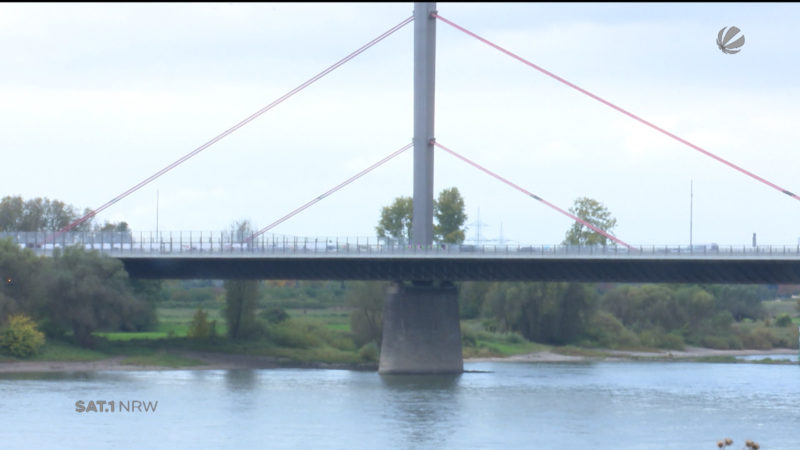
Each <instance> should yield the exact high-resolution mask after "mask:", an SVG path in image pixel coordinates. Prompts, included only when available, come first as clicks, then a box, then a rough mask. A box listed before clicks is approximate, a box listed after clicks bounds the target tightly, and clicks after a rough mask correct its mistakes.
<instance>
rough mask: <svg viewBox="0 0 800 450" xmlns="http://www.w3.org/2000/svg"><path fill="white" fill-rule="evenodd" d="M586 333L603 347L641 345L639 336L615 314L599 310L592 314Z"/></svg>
mask: <svg viewBox="0 0 800 450" xmlns="http://www.w3.org/2000/svg"><path fill="white" fill-rule="evenodd" d="M586 335H587V336H588V337H589V338H590V339H592V340H593V341H595V342H597V344H598V345H600V346H601V347H607V348H616V347H633V346H637V345H639V338H638V337H637V336H636V334H635V333H633V332H632V331H631V330H629V329H627V328H625V325H623V324H622V322H620V321H619V319H617V318H616V317H615V316H614V315H613V314H611V313H609V312H606V311H597V312H596V313H595V314H593V315H592V316H591V318H590V319H589V322H588V324H587V327H586Z"/></svg>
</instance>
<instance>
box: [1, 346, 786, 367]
mask: <svg viewBox="0 0 800 450" xmlns="http://www.w3.org/2000/svg"><path fill="white" fill-rule="evenodd" d="M592 353H593V354H595V355H597V356H574V355H562V354H559V353H554V352H550V351H542V352H536V353H529V354H526V355H515V356H510V357H505V358H468V359H465V360H464V362H484V361H503V362H543V363H544V362H582V361H622V360H642V359H645V360H647V359H654V360H686V359H692V358H702V357H709V356H748V355H795V356H796V355H797V350H794V349H788V348H787V349H772V350H714V349H708V348H699V347H687V348H686V349H685V350H682V351H676V350H671V351H659V352H630V351H619V350H593V351H592ZM180 356H183V357H186V358H191V359H194V360H197V361H199V362H200V364H198V365H194V366H188V367H167V366H143V365H135V364H125V363H124V360H125V357H123V356H117V357H113V358H107V359H101V360H97V361H11V362H0V373H23V372H88V371H106V370H128V371H140V370H228V369H273V368H316V369H348V370H366V371H375V370H377V365H376V364H361V365H352V364H326V363H295V362H291V361H286V360H281V359H277V358H272V357H266V356H248V355H226V354H221V353H210V352H209V353H202V352H184V353H180Z"/></svg>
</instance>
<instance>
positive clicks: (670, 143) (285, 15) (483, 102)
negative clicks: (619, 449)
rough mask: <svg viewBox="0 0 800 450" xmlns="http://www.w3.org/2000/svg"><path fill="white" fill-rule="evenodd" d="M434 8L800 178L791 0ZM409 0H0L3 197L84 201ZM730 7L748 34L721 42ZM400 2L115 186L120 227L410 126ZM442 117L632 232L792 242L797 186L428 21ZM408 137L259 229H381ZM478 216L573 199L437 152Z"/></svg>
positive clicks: (333, 157)
mask: <svg viewBox="0 0 800 450" xmlns="http://www.w3.org/2000/svg"><path fill="white" fill-rule="evenodd" d="M438 10H439V13H440V15H442V16H443V17H446V18H448V19H450V20H452V21H454V22H456V23H458V24H460V25H462V26H464V27H466V28H468V29H470V30H472V31H474V32H475V33H477V34H479V35H481V36H484V37H486V38H488V39H490V40H492V41H494V42H495V43H497V44H499V45H501V46H504V47H505V48H507V49H509V50H511V51H513V52H515V53H517V54H519V55H521V56H523V57H525V58H527V59H529V60H530V61H532V62H533V63H535V64H538V65H540V66H542V67H544V68H545V69H547V70H550V71H551V72H554V73H555V74H557V75H560V76H562V77H564V78H566V79H567V80H569V81H571V82H573V83H575V84H577V85H579V86H581V87H583V88H584V89H587V90H589V91H591V92H593V93H595V94H597V95H599V96H601V97H604V98H605V99H607V100H608V101H611V102H613V103H615V104H617V105H619V106H621V107H623V108H626V109H628V110H630V111H631V112H633V113H634V114H637V115H640V116H641V117H643V118H644V119H646V120H649V121H651V122H653V123H655V124H656V125H659V126H661V127H664V128H666V129H667V130H668V131H670V132H673V133H675V134H677V135H678V136H681V137H682V138H684V139H687V140H689V141H691V142H693V143H694V144H696V145H699V146H701V147H703V148H705V149H707V150H708V151H711V152H713V153H716V154H717V155H719V156H721V157H723V158H726V159H728V160H730V161H732V162H733V163H735V164H738V165H741V166H742V167H744V168H746V169H747V170H750V171H752V172H754V173H756V174H757V175H759V176H762V177H764V178H766V179H768V180H770V181H772V182H773V183H775V184H778V185H780V186H782V187H784V188H786V189H789V190H790V191H793V192H796V193H797V192H800V177H798V174H800V164H798V163H797V162H798V158H797V153H798V151H800V148H798V147H799V146H798V144H800V47H799V46H798V45H797V43H796V38H795V32H796V30H797V29H800V4H783V3H779V4H746V3H744V4H743V3H731V4H720V3H713V4H693V3H680V4H627V3H626V4H602V3H598V4H566V5H562V4H534V3H531V4H526V3H510V4H495V3H491V4H490V3H470V4H458V3H439V4H438ZM412 12H413V3H365V4H302V3H300V4H289V3H278V4H271V3H260V4H250V3H216V4H215V3H195V4H184V3H168V4H159V3H129V4H127V3H114V4H94V3H93V4H80V3H63V4H61V3H59V4H34V3H18V4H15V3H10V4H9V3H2V4H0V51H2V58H0V156H1V157H2V158H1V159H2V162H0V197H3V196H6V195H21V196H22V197H23V198H25V199H29V198H33V197H37V196H42V197H49V198H53V199H60V200H63V201H65V202H67V203H70V204H72V205H75V206H76V207H78V208H80V209H83V208H85V207H90V208H97V207H99V206H101V205H103V204H105V203H106V202H107V201H109V200H111V199H112V198H114V197H115V196H117V195H118V194H120V193H122V192H124V191H125V190H127V189H128V188H130V187H132V186H134V185H135V184H137V183H138V182H140V181H142V180H143V179H145V178H146V177H148V176H150V175H151V174H153V173H155V172H156V171H158V170H159V169H161V168H163V167H165V166H167V165H168V164H170V163H172V162H173V161H175V160H177V159H178V158H180V157H181V156H183V155H185V154H187V153H189V152H190V151H192V150H194V149H195V148H197V147H198V146H200V145H201V144H203V143H205V142H207V141H208V140H210V139H211V138H213V137H214V136H216V135H217V134H219V133H221V132H222V131H224V130H226V129H228V128H229V127H231V126H232V125H234V124H236V123H237V122H239V121H240V120H242V119H244V118H245V117H247V116H249V115H250V114H252V113H254V112H255V111H257V110H259V109H260V108H262V107H263V106H265V105H267V104H269V103H271V102H272V101H273V100H275V99H277V98H278V97H280V96H282V95H283V94H285V93H287V92H288V91H290V90H291V89H293V88H295V87H296V86H298V85H299V84H301V83H302V82H304V81H306V80H308V79H309V78H311V77H312V76H313V75H315V74H317V73H318V72H320V71H321V70H323V69H325V68H326V67H328V66H329V65H330V64H332V63H334V62H336V61H338V60H339V59H341V58H342V57H344V56H345V55H347V54H349V53H350V52H352V51H353V50H355V49H357V48H358V47H360V46H361V45H363V44H365V43H366V42H368V41H370V40H371V39H373V38H374V37H376V36H377V35H379V34H380V33H382V32H384V31H385V30H387V29H389V28H390V27H392V26H394V25H396V24H398V23H399V22H401V21H402V20H403V19H405V18H406V17H409V16H410V15H411V14H412ZM731 25H735V26H737V27H739V28H740V29H741V30H742V33H743V34H744V35H745V37H746V43H745V45H744V46H743V47H742V51H741V52H740V53H738V54H735V55H726V54H723V53H722V52H721V51H720V50H719V49H718V48H717V46H716V43H715V40H716V36H717V32H718V31H719V30H720V29H721V28H723V27H727V26H731ZM412 31H413V23H412V24H409V25H408V26H406V27H405V28H403V29H402V30H400V31H399V32H397V33H395V34H394V35H392V36H391V37H389V38H388V39H386V40H385V41H383V42H382V43H380V44H378V45H377V46H375V47H373V48H372V49H370V50H368V51H367V52H366V53H364V54H362V55H361V56H359V57H357V58H356V59H355V60H353V61H351V62H350V63H348V64H346V65H344V66H343V67H341V68H339V69H337V70H336V71H334V72H333V73H331V74H330V75H328V76H327V77H325V78H323V79H322V80H320V81H318V82H317V83H315V84H314V85H312V86H311V87H310V88H308V89H306V90H304V91H303V92H301V93H300V94H298V95H296V96H294V97H293V98H291V99H289V100H288V101H286V102H284V103H283V104H281V105H280V106H278V107H276V108H275V109H273V110H271V111H269V112H267V113H266V114H264V115H263V116H261V117H260V118H258V119H257V120H255V121H254V122H252V123H250V124H248V125H247V126H245V127H244V128H242V129H240V130H239V131H237V132H236V133H235V134H233V135H231V136H229V137H227V138H225V139H224V140H222V141H221V142H219V143H217V144H216V145H214V146H212V147H210V148H209V149H207V150H205V151H204V152H202V153H200V154H199V155H197V156H195V157H194V158H192V159H190V160H189V161H188V162H186V163H184V164H182V165H181V166H179V167H178V168H177V169H175V170H173V171H171V172H169V173H168V174H166V175H164V176H163V177H161V178H159V179H157V180H156V181H154V182H152V183H151V184H149V185H148V186H146V187H144V188H142V189H140V190H139V191H137V192H136V193H134V194H132V195H131V196H129V197H127V198H126V199H124V200H122V201H120V202H119V203H117V204H115V205H114V206H112V207H110V208H109V209H107V210H106V211H104V212H103V213H101V214H100V215H99V217H98V219H97V220H98V222H100V223H102V222H103V221H105V220H110V221H120V220H125V221H127V222H128V223H129V224H130V226H131V227H132V228H133V229H134V231H144V232H147V231H151V230H154V229H155V228H156V199H157V197H158V199H159V208H158V212H159V228H160V229H161V230H187V231H188V230H204V231H208V230H224V229H229V227H230V224H231V223H233V222H234V221H237V220H242V219H249V220H250V221H251V222H253V223H254V224H255V225H256V226H257V227H258V228H261V227H264V226H266V225H268V224H270V223H272V222H273V221H275V220H277V219H278V218H280V217H282V216H284V215H285V214H287V213H289V212H291V211H292V210H294V209H295V208H297V207H299V206H300V205H302V204H304V203H306V202H308V201H310V200H312V199H314V198H315V197H317V196H318V195H320V194H322V193H324V192H326V191H327V190H328V189H330V188H331V187H333V186H335V185H337V184H338V183H340V182H342V181H344V180H345V179H347V178H348V177H350V176H351V175H353V174H355V173H357V172H359V171H360V170H362V169H364V168H366V167H367V166H369V165H370V164H372V163H373V162H376V161H378V160H379V159H381V158H383V157H384V156H385V155H387V154H389V153H391V152H392V151H394V150H396V149H398V148H400V147H402V146H403V145H405V144H407V143H409V142H410V141H411V137H412V135H413V121H412V120H413V117H412V104H413V95H412V94H413V78H412V76H413V55H412V53H413V33H412ZM436 70H437V78H436V89H437V91H436V136H437V139H438V141H439V142H440V143H442V144H443V145H446V146H448V147H450V148H452V149H454V150H455V151H457V152H460V153H462V154H464V155H465V156H467V157H469V158H472V159H474V160H475V161H477V162H478V163H481V164H484V165H485V166H487V167H488V168H489V169H491V170H493V171H495V172H497V173H499V174H501V175H503V176H504V177H506V178H508V179H509V180H511V181H513V182H515V183H517V184H519V185H521V186H522V187H524V188H526V189H528V190H529V191H531V192H533V193H535V194H537V195H539V196H541V197H542V198H544V199H546V200H547V201H549V202H551V203H553V204H556V205H558V206H560V207H561V208H563V209H567V208H569V207H570V206H571V205H572V203H573V201H574V200H575V199H576V198H578V197H581V196H588V197H592V198H595V199H597V200H599V201H601V202H602V203H603V204H605V205H606V206H607V207H608V209H609V210H610V211H611V213H612V214H613V215H614V216H615V217H616V218H617V222H618V226H617V228H616V230H615V232H616V235H617V236H618V237H619V238H620V239H622V240H624V241H626V242H628V243H630V244H634V245H640V244H641V245H651V244H660V245H664V244H670V245H677V244H682V245H685V244H688V242H689V224H690V184H692V183H693V186H694V197H693V209H692V211H693V221H692V222H693V240H694V243H709V242H717V243H719V244H721V245H729V244H732V245H750V244H751V241H752V235H753V233H757V234H758V243H759V244H789V245H796V244H797V243H798V241H799V240H800V202H798V201H797V200H795V199H792V198H790V197H788V196H786V195H783V194H781V193H779V192H777V191H775V190H773V189H772V188H769V187H767V186H765V185H763V184H760V183H758V182H756V181H755V180H752V179H751V178H748V177H747V176H745V175H743V174H741V173H738V172H736V171H734V170H732V169H730V168H729V167H726V166H724V165H722V164H720V163H719V162H716V161H714V160H712V159H711V158H709V157H707V156H704V155H702V154H701V153H699V152H697V151H696V150H693V149H691V148H689V147H686V146H685V145H683V144H680V143H678V142H676V141H674V140H672V139H670V138H668V137H666V136H664V135H662V134H660V133H658V132H656V131H654V130H652V129H650V128H647V127H645V126H643V125H641V124H639V123H638V122H635V121H633V120H632V119H630V118H628V117H626V116H624V115H622V114H620V113H619V112H616V111H614V110H612V109H610V108H608V107H607V106H604V105H602V104H600V103H598V102H597V101H595V100H592V99H591V98H589V97H586V96H585V95H583V94H580V93H578V92H577V91H574V90H572V89H570V88H568V87H566V86H564V85H562V84H560V83H558V82H557V81H555V80H553V79H551V78H549V77H546V76H544V75H542V74H541V73H539V72H537V71H535V70H533V69H530V68H528V67H526V66H524V65H522V64H521V63H519V62H517V61H515V60H513V59H511V58H509V57H507V56H505V55H502V54H500V53H499V52H497V51H496V50H493V49H491V48H490V47H488V46H486V45H484V44H481V43H480V42H478V41H476V40H474V39H473V38H471V37H469V36H467V35H465V34H463V33H461V32H459V31H457V30H455V29H453V28H451V27H450V26H449V25H447V24H445V23H442V22H439V23H438V24H437V68H436ZM411 164H412V152H411V151H408V152H406V153H405V154H403V155H401V156H400V157H398V158H396V159H395V160H393V161H391V162H389V163H387V164H386V165H384V166H382V167H381V168H379V169H377V170H375V171H373V172H372V173H370V174H368V175H366V176H365V177H363V178H361V179H360V180H358V181H356V182H355V183H353V184H351V185H350V186H348V187H346V188H344V190H342V191H340V192H338V193H336V194H334V195H333V196H331V197H328V198H326V199H324V200H323V201H321V202H320V203H318V204H317V205H315V206H313V207H312V208H310V209H308V210H306V211H304V212H302V213H300V214H299V215H297V216H295V217H294V218H292V219H290V220H288V221H286V222H284V223H283V224H281V225H280V226H278V227H277V228H275V229H274V230H273V232H275V233H279V234H289V235H299V236H325V235H329V236H335V235H339V236H374V234H375V231H374V229H375V225H376V224H377V222H378V218H379V215H380V209H381V207H382V206H385V205H388V204H389V203H391V202H392V201H393V199H394V198H395V197H398V196H401V195H409V196H410V195H411V194H412V171H411ZM435 186H436V187H435V192H436V193H437V194H438V192H439V191H441V190H442V189H444V188H447V187H451V186H456V187H458V188H459V190H460V191H461V193H462V195H463V196H464V198H465V201H466V204H467V213H468V215H469V219H468V223H470V224H471V226H470V229H469V230H468V232H467V236H468V238H473V237H474V236H475V232H476V228H477V226H476V223H477V222H478V211H479V210H480V222H481V224H482V227H481V236H482V238H483V239H494V240H496V239H499V238H500V237H501V232H502V237H503V238H504V239H505V240H506V241H507V242H511V243H516V242H522V243H530V244H556V243H559V242H560V241H562V240H563V238H564V234H565V232H566V230H567V229H568V228H569V226H570V225H571V221H570V220H569V219H568V218H566V217H564V216H562V215H560V214H559V213H557V212H555V211H553V210H551V209H549V208H547V207H546V206H544V205H543V204H541V203H539V202H537V201H535V200H533V199H531V198H528V197H526V196H524V195H523V194H521V193H519V192H517V191H514V190H512V189H511V188H509V187H507V186H505V185H503V184H501V183H500V182H498V181H496V180H494V179H492V178H490V177H488V176H486V175H484V174H482V173H480V172H478V171H476V170H475V169H473V168H471V167H469V166H467V165H466V164H464V163H463V162H461V161H458V160H456V159H455V158H453V157H452V156H450V155H448V154H446V153H444V152H441V151H438V150H437V154H436V172H435Z"/></svg>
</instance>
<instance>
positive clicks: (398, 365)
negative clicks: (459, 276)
mask: <svg viewBox="0 0 800 450" xmlns="http://www.w3.org/2000/svg"><path fill="white" fill-rule="evenodd" d="M463 371H464V358H463V357H462V354H461V324H460V322H459V318H458V295H457V289H456V287H455V286H453V285H452V284H450V283H447V284H445V285H441V286H434V285H414V284H406V283H395V284H394V285H392V286H390V287H389V288H388V289H387V290H386V301H385V303H384V306H383V341H382V343H381V356H380V362H379V364H378V372H379V373H382V374H446V373H462V372H463Z"/></svg>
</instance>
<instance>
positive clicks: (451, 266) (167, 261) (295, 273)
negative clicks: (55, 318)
mask: <svg viewBox="0 0 800 450" xmlns="http://www.w3.org/2000/svg"><path fill="white" fill-rule="evenodd" d="M119 259H121V260H122V262H123V263H124V265H125V268H126V269H127V271H128V273H129V275H130V276H131V277H133V278H164V279H258V280H269V279H273V280H448V281H467V280H472V281H575V282H623V283H624V282H627V283H749V284H778V283H800V260H798V259H750V260H736V259H691V260H686V259H683V260H677V259H642V258H628V259H625V258H614V259H598V258H543V259H531V258H527V259H526V258H430V257H420V258H409V257H404V258H369V257H364V258H354V257H340V258H336V257H332V258H319V257H310V258H301V257H287V258H275V257H270V258H258V257H232V258H219V257H157V258H137V257H121V258H119Z"/></svg>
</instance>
